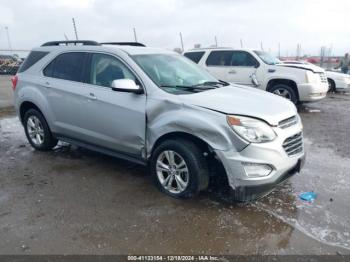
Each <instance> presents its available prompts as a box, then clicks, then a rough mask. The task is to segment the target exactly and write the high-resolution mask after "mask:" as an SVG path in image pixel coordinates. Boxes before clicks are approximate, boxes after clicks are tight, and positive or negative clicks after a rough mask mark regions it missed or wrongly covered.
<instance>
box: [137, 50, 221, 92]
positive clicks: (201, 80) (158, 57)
mask: <svg viewBox="0 0 350 262" xmlns="http://www.w3.org/2000/svg"><path fill="white" fill-rule="evenodd" d="M132 58H133V59H134V60H135V61H136V63H137V64H138V65H139V66H140V67H141V68H142V69H143V70H144V71H145V72H146V74H147V75H148V76H149V77H150V78H151V79H152V80H153V82H154V83H155V84H156V85H158V86H159V87H160V88H162V89H163V90H165V91H167V92H171V93H179V92H180V93H184V92H185V93H187V92H198V91H204V90H208V89H212V88H216V87H219V86H218V85H221V86H222V85H226V83H224V82H219V81H218V80H217V79H215V78H214V77H213V76H211V75H210V74H208V73H207V72H206V71H204V70H203V69H201V68H200V67H199V66H198V65H196V64H195V63H193V62H192V61H190V60H189V59H188V58H186V57H183V56H181V55H177V54H147V55H134V56H132Z"/></svg>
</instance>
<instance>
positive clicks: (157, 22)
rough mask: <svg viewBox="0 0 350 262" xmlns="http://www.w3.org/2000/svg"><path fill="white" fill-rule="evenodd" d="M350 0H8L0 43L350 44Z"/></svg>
mask: <svg viewBox="0 0 350 262" xmlns="http://www.w3.org/2000/svg"><path fill="white" fill-rule="evenodd" d="M349 12H350V1H349V0H144V1H142V0H123V1H121V0H114V1H113V0H55V1H48V0H46V1H44V0H23V1H19V0H11V1H9V0H0V49H8V48H9V44H8V40H7V35H6V29H5V28H6V27H7V28H8V33H9V36H10V42H11V46H12V49H31V48H33V47H36V46H39V45H41V44H42V43H44V42H46V41H52V40H64V39H65V35H66V36H67V37H68V38H69V39H70V40H73V39H75V35H74V30H73V25H72V17H74V18H75V20H76V25H77V30H78V37H79V39H89V40H90V39H91V40H96V41H133V40H134V34H133V28H135V29H136V33H137V40H138V41H139V42H142V43H144V44H146V45H147V46H152V47H161V48H167V49H173V48H175V47H181V42H180V36H179V34H180V32H181V33H182V36H183V43H184V49H185V50H188V49H191V48H193V46H194V44H201V46H202V47H206V46H211V45H214V44H215V36H216V38H217V42H218V45H219V46H229V47H236V48H239V47H240V46H241V44H240V41H241V39H242V43H243V47H245V48H257V49H260V48H261V46H262V47H263V49H264V50H266V51H270V52H271V53H273V54H275V55H277V54H278V46H279V44H280V50H281V55H283V56H286V55H289V56H292V55H295V54H296V49H297V44H301V50H302V53H303V54H308V55H318V54H319V53H320V48H321V47H322V46H326V47H327V48H332V54H333V55H343V54H344V53H345V52H347V51H350V19H349V17H350V16H349Z"/></svg>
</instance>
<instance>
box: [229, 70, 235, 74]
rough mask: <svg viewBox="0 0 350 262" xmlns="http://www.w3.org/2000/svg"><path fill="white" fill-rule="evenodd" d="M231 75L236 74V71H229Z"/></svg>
mask: <svg viewBox="0 0 350 262" xmlns="http://www.w3.org/2000/svg"><path fill="white" fill-rule="evenodd" d="M228 73H229V74H236V73H237V72H236V70H231V71H228Z"/></svg>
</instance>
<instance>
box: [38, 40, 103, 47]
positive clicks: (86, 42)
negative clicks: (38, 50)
mask: <svg viewBox="0 0 350 262" xmlns="http://www.w3.org/2000/svg"><path fill="white" fill-rule="evenodd" d="M69 44H73V45H77V44H81V45H100V44H99V43H97V42H96V41H92V40H67V41H50V42H46V43H44V44H42V45H41V46H58V45H69Z"/></svg>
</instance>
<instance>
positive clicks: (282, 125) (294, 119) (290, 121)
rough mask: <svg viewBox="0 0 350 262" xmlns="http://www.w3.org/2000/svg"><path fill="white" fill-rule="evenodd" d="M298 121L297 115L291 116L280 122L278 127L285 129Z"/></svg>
mask: <svg viewBox="0 0 350 262" xmlns="http://www.w3.org/2000/svg"><path fill="white" fill-rule="evenodd" d="M297 123H298V118H297V117H296V116H292V117H289V118H287V119H284V120H282V121H280V122H279V123H278V127H279V128H282V129H285V128H288V127H290V126H294V125H296V124H297Z"/></svg>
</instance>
